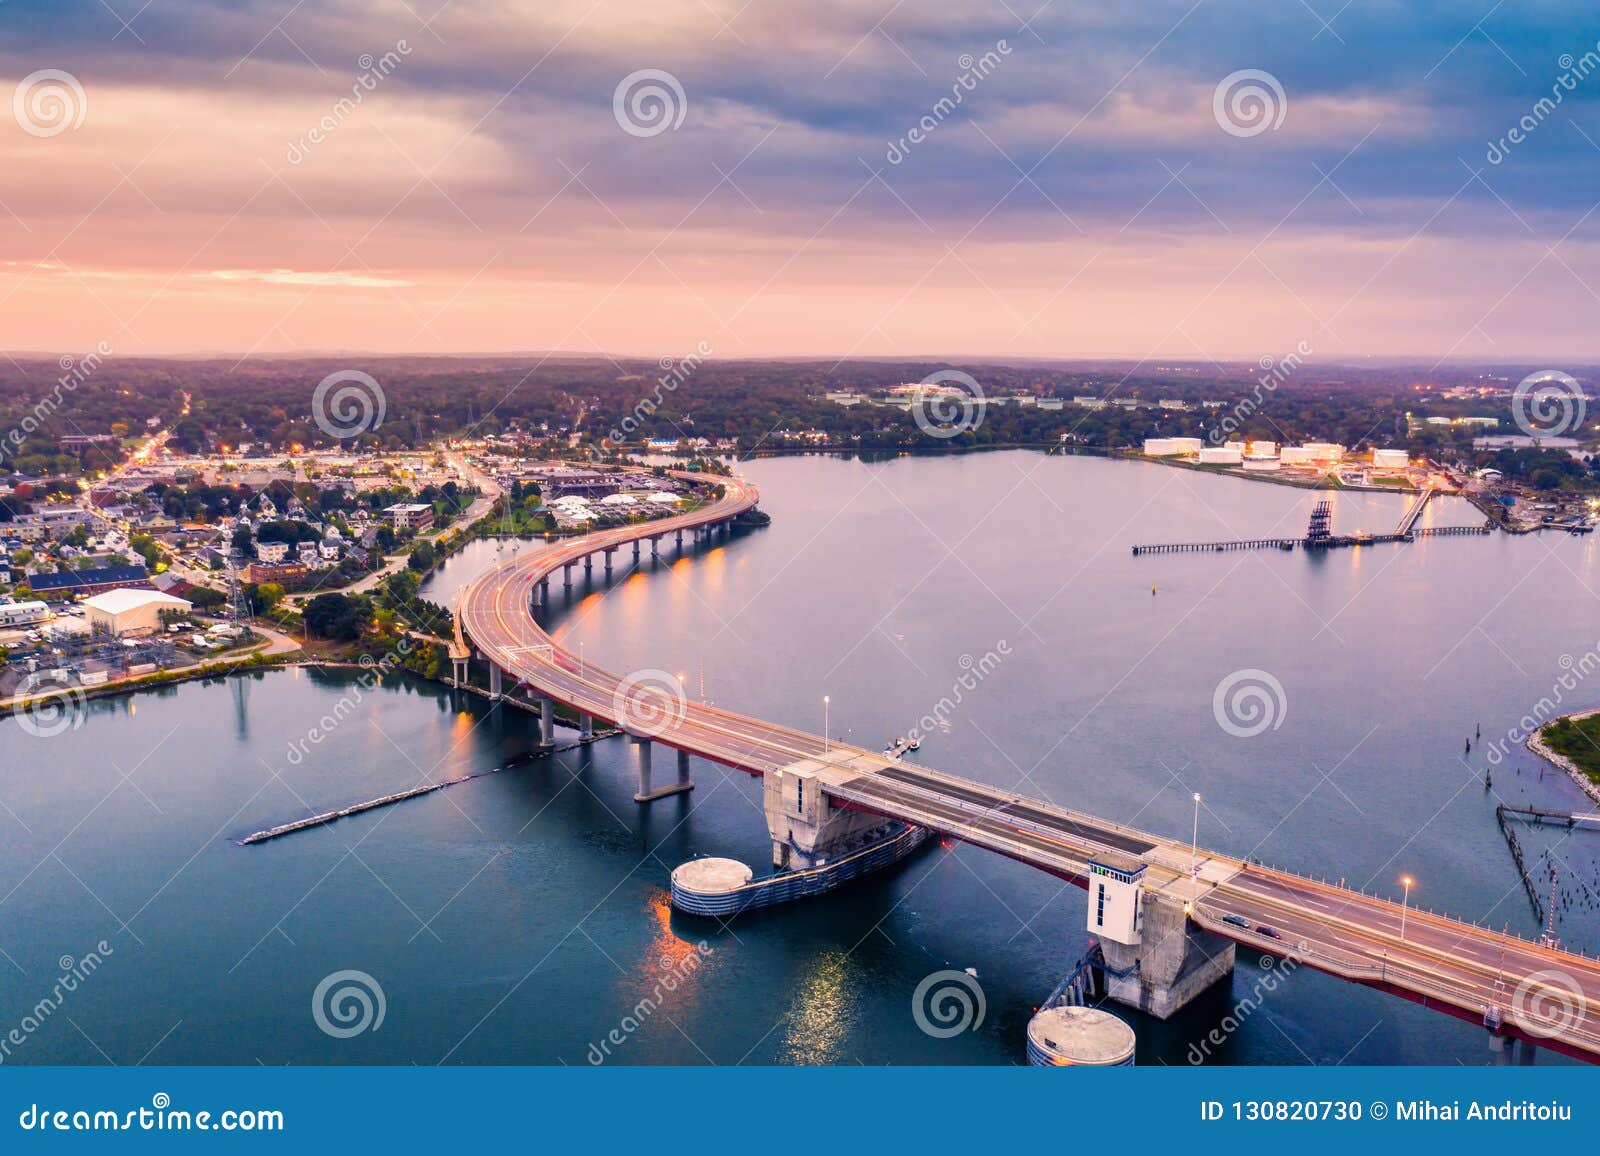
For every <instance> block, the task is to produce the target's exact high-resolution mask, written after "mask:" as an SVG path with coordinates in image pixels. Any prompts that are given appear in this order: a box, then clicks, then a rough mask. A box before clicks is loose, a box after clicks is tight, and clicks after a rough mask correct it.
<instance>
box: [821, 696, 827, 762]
mask: <svg viewBox="0 0 1600 1156" xmlns="http://www.w3.org/2000/svg"><path fill="white" fill-rule="evenodd" d="M822 753H823V754H827V753H828V696H827V695H823V696H822Z"/></svg>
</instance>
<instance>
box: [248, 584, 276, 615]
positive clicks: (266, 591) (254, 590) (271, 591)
mask: <svg viewBox="0 0 1600 1156" xmlns="http://www.w3.org/2000/svg"><path fill="white" fill-rule="evenodd" d="M246 593H247V594H248V595H249V597H250V602H251V604H252V605H254V606H255V608H256V611H257V613H260V614H265V613H267V612H268V611H269V610H271V609H272V608H273V607H275V606H276V605H277V604H278V603H280V602H282V601H283V593H284V591H283V586H282V585H281V584H279V583H277V582H263V583H261V584H260V585H259V586H252V587H250V588H249V589H248V590H247V591H246Z"/></svg>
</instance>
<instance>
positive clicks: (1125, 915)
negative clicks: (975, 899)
mask: <svg viewBox="0 0 1600 1156" xmlns="http://www.w3.org/2000/svg"><path fill="white" fill-rule="evenodd" d="M675 476H677V477H680V478H682V479H685V480H690V481H694V482H697V483H702V484H703V483H704V482H706V480H707V479H706V478H705V476H703V475H698V474H679V475H675ZM716 481H717V482H718V483H719V484H720V486H721V492H720V494H719V495H718V496H717V497H716V499H715V500H714V501H711V502H709V503H707V504H706V505H704V506H702V507H700V508H698V509H695V510H692V511H690V512H687V513H683V514H678V515H675V516H672V517H669V518H666V519H662V520H658V521H654V522H644V523H638V524H634V525H628V526H624V527H620V528H616V529H608V530H602V531H599V532H596V533H591V534H587V535H584V536H582V537H576V538H569V539H565V540H561V541H558V542H557V543H555V544H552V545H551V546H550V547H548V548H546V549H543V550H536V551H532V552H528V553H524V554H522V555H519V556H517V557H516V558H513V559H511V560H509V561H507V562H505V563H503V564H501V565H500V566H497V567H496V568H495V569H493V570H491V571H489V572H487V573H486V574H485V575H483V576H482V577H481V578H479V579H477V580H476V581H475V582H474V583H472V585H470V586H469V587H468V588H467V589H466V590H464V591H463V592H462V594H461V596H460V598H459V600H458V602H457V610H456V630H457V642H458V644H459V647H460V649H461V650H462V651H465V650H466V648H467V647H468V646H470V647H472V648H473V649H475V650H476V651H477V652H478V654H479V655H480V656H481V657H482V658H483V659H484V660H485V661H486V662H487V663H488V665H489V676H490V693H491V696H501V695H503V694H504V686H505V682H504V680H505V679H506V678H510V679H512V680H514V681H515V682H516V683H519V684H522V685H524V686H526V687H527V688H529V689H530V690H531V692H532V694H533V695H534V696H535V697H536V698H537V699H538V700H539V707H540V723H541V732H540V733H541V740H542V742H544V743H546V744H549V743H552V742H553V741H554V738H553V731H552V728H553V725H554V709H555V705H556V704H557V703H559V704H562V705H564V706H565V707H567V708H569V709H571V710H572V711H574V712H576V713H577V714H578V716H579V718H580V720H581V721H580V726H581V727H582V729H583V730H584V731H585V732H586V733H592V730H593V727H594V724H595V720H596V719H599V720H603V721H604V722H606V723H609V724H612V725H614V726H616V727H617V729H619V730H621V731H623V732H625V733H626V734H627V735H628V736H629V738H630V739H631V741H632V742H633V743H634V744H636V746H637V751H638V774H639V787H638V792H637V794H636V795H635V798H636V799H638V800H639V801H641V802H648V801H650V800H653V799H657V798H660V797H663V796H665V795H671V794H675V793H677V792H679V791H685V790H689V789H691V788H692V787H693V783H692V781H691V780H690V774H689V771H690V758H691V756H692V757H694V758H700V759H707V760H710V761H712V762H716V763H719V764H721V765H723V766H727V767H730V768H733V769H736V770H739V771H743V772H746V773H748V774H751V775H758V776H761V777H762V778H763V780H764V784H765V792H764V794H765V803H766V816H767V823H768V829H769V834H770V835H771V837H772V842H773V861H774V866H776V867H780V868H784V869H786V870H793V871H811V870H814V869H816V868H818V867H819V866H821V865H824V864H827V863H828V862H830V860H834V859H837V858H838V857H840V856H844V855H850V854H853V853H854V852H855V851H857V850H859V849H860V847H861V846H862V844H863V840H865V839H867V838H869V837H870V836H871V835H872V833H873V832H875V831H876V832H881V830H882V827H883V824H884V822H885V821H886V820H892V821H897V822H899V823H905V824H911V825H914V826H916V827H922V828H926V829H929V830H932V831H936V832H939V833H940V834H942V835H944V836H946V837H948V838H951V839H959V840H962V841H964V842H967V843H970V844H972V845H973V846H977V847H982V848H984V849H986V850H989V851H993V852H995V853H997V854H1000V855H1004V856H1006V857H1008V858H1011V859H1014V860H1016V861H1017V862H1019V863H1023V864H1026V865H1027V866H1029V867H1032V868H1035V869H1037V870H1040V871H1044V872H1047V873H1049V874H1051V875H1054V876H1056V877H1057V878H1060V879H1063V880H1067V881H1070V882H1072V883H1074V884H1076V885H1078V886H1080V887H1084V888H1086V889H1088V890H1089V891H1090V896H1091V902H1090V904H1089V930H1090V931H1091V932H1093V933H1095V934H1096V935H1097V937H1098V939H1099V941H1100V944H1101V947H1102V949H1103V951H1104V955H1105V974H1106V990H1107V994H1108V995H1109V996H1110V997H1111V998H1112V999H1115V1000H1118V1001H1119V1002H1122V1003H1125V1004H1128V1005H1130V1006H1135V1007H1138V1008H1140V1009H1142V1010H1145V1011H1147V1012H1149V1013H1151V1014H1154V1015H1156V1016H1158V1017H1162V1018H1165V1017H1167V1016H1170V1015H1171V1014H1173V1013H1174V1012H1176V1011H1177V1010H1178V1009H1179V1008H1181V1007H1182V1006H1183V1005H1184V1004H1185V1003H1187V1002H1188V1001H1189V1000H1190V999H1193V998H1194V997H1195V996H1196V995H1198V994H1199V993H1200V992H1201V991H1202V990H1204V989H1205V988H1207V987H1209V986H1210V985H1211V984H1212V983H1215V982H1217V981H1219V980H1221V979H1223V978H1225V977H1226V976H1227V975H1229V974H1230V973H1231V971H1232V968H1233V960H1234V953H1235V950H1236V947H1237V946H1239V945H1243V946H1245V947H1247V948H1249V949H1250V950H1252V951H1255V952H1259V953H1263V954H1270V955H1274V956H1279V957H1284V958H1292V959H1293V960H1295V961H1296V962H1297V963H1298V964H1300V965H1303V966H1307V967H1311V968H1313V969H1316V970H1319V971H1322V972H1325V973H1327V974H1329V975H1334V976H1338V977H1340V978H1342V979H1345V980H1348V981H1350V982H1353V983H1359V984H1363V985H1365V986H1368V987H1373V988H1377V989H1380V990H1382V991H1385V992H1390V993H1392V994H1395V995H1399V996H1401V997H1403V998H1405V999H1408V1000H1411V1001H1413V1002H1416V1003H1419V1004H1422V1005H1424V1006H1426V1007H1429V1008H1434V1009H1437V1010H1440V1011H1443V1012H1446V1013H1448V1014H1450V1015H1453V1016H1456V1017H1457V1018H1460V1019H1464V1020H1467V1021H1469V1022H1472V1023H1477V1024H1481V1025H1483V1026H1485V1027H1486V1028H1488V1029H1489V1030H1490V1031H1491V1032H1492V1033H1493V1035H1494V1036H1495V1037H1496V1038H1497V1039H1498V1038H1503V1037H1511V1038H1518V1039H1523V1040H1528V1041H1531V1042H1534V1043H1537V1044H1539V1045H1540V1046H1544V1047H1550V1048H1552V1049H1555V1050H1557V1051H1560V1052H1562V1053H1564V1054H1567V1055H1569V1056H1574V1057H1578V1058H1581V1059H1585V1060H1589V1061H1594V1062H1600V964H1597V962H1596V961H1595V960H1593V959H1589V958H1587V957H1585V956H1581V955H1579V954H1576V953H1573V952H1570V951H1566V950H1563V949H1561V948H1560V947H1559V946H1557V945H1556V944H1554V943H1553V942H1548V941H1538V942H1534V941H1529V940H1526V939H1522V938H1520V937H1518V936H1515V935H1511V934H1507V933H1504V932H1500V931H1495V930H1493V929H1491V928H1488V927H1482V926H1479V925H1477V924H1473V923H1467V922H1464V921H1461V920H1456V919H1452V918H1449V917H1447V916H1443V915H1438V914H1435V913H1432V912H1425V911H1421V910H1417V909H1414V908H1411V909H1407V908H1406V907H1405V906H1403V905H1402V904H1398V903H1394V902H1392V901H1391V900H1388V899H1385V898H1382V897H1379V896H1374V895H1368V894H1365V893H1363V892H1361V891H1357V890H1353V889H1351V888H1349V887H1345V886H1338V885H1333V884H1329V883H1326V882H1323V881H1318V880H1315V879H1311V878H1309V877H1306V876H1303V875H1297V874H1294V873H1292V872H1288V871H1282V870H1277V869H1274V868H1269V867H1265V866H1262V865H1260V864H1258V863H1254V862H1247V861H1245V860H1241V859H1238V858H1236V857H1233V856H1230V855H1226V854H1222V853H1220V852H1217V851H1212V850H1208V849H1205V848H1194V847H1192V846H1191V844H1189V843H1186V842H1184V841H1182V840H1181V839H1177V840H1174V839H1169V838H1167V837H1165V836H1162V835H1157V834H1153V833H1150V832H1146V831H1141V830H1137V829H1134V828H1131V827H1127V826H1124V825H1122V824H1119V823H1116V822H1113V821H1110V820H1107V819H1102V818H1098V817H1096V816H1093V815H1090V814H1086V813H1084V812H1080V811H1076V810H1073V809H1070V808H1066V807H1062V806H1058V805H1056V804H1054V803H1050V802H1048V801H1045V800H1042V799H1035V798H1029V797H1026V796H1023V795H1020V794H1017V793H1015V792H1011V791H1006V790H1003V789H1000V788H998V787H993V786H990V785H988V784H984V783H980V782H976V781H972V780H969V779H965V778H961V777H957V776H954V775H949V774H944V773H942V772H939V771H936V770H931V769H926V768H923V767H920V766H911V765H908V764H905V763H903V762H900V761H898V760H897V759H894V758H891V757H889V756H887V755H885V754H880V753H877V752H874V751H870V750H866V749H863V748H860V747H855V746H850V745H848V744H842V743H839V742H837V741H835V740H832V739H830V738H827V737H824V736H820V735H814V734H809V733H807V732H804V731H799V730H795V729H792V728H789V727H784V726H780V725H778V724H776V723H770V722H765V721H763V720H761V719H757V718H752V717H750V716H747V715H741V714H738V713H735V712H733V711H728V710H723V709H721V708H718V707H713V706H710V705H707V704H704V703H697V702H693V701H690V700H689V699H688V697H687V696H686V695H685V694H684V693H683V691H682V689H681V687H676V686H671V685H668V686H660V685H650V684H647V683H644V682H641V681H640V680H639V677H638V676H637V675H631V676H626V677H625V676H619V675H617V674H613V673H611V672H609V671H606V670H604V669H602V668H601V667H598V666H596V665H594V664H593V663H591V662H585V661H583V660H582V659H581V658H580V657H579V656H577V655H574V654H572V653H571V652H569V651H567V650H565V649H564V648H563V647H562V646H561V644H560V643H559V642H558V641H557V640H556V639H555V638H554V637H552V636H551V635H550V634H548V633H547V632H546V631H545V630H544V629H543V628H542V627H541V626H540V625H539V623H538V622H537V621H536V620H535V617H534V614H533V613H532V609H533V608H534V607H540V606H545V607H548V606H549V602H550V598H549V595H550V584H551V582H552V581H554V580H557V576H558V575H559V580H561V581H562V582H563V585H564V586H566V587H568V588H570V586H571V584H572V576H573V571H574V570H575V568H576V567H577V566H578V565H580V564H581V565H583V566H584V567H585V569H586V570H592V565H593V562H594V559H595V558H596V557H601V558H603V559H604V567H605V570H606V573H607V574H608V575H609V574H610V572H611V570H612V559H613V557H614V555H615V554H616V552H617V551H618V550H621V549H623V548H625V547H631V550H632V553H633V559H634V560H635V561H636V562H637V561H638V560H639V558H640V551H641V549H642V548H643V547H644V546H645V544H648V548H649V550H650V552H651V555H652V557H653V558H654V557H656V556H658V555H659V552H660V550H661V546H662V543H663V542H664V541H666V540H667V539H669V538H671V539H674V540H675V543H676V544H677V545H678V547H679V548H680V549H682V548H683V542H684V536H685V535H689V536H690V537H691V539H694V540H699V541H710V540H712V539H714V538H715V537H716V536H717V535H719V534H726V533H728V532H730V530H731V526H732V523H733V521H734V519H736V518H738V517H739V516H740V515H742V514H744V513H746V512H747V511H750V510H753V509H755V507H756V503H757V500H758V495H757V493H756V490H755V489H754V487H752V486H751V485H749V484H748V483H746V482H744V481H742V480H740V479H737V478H720V479H716ZM452 649H453V650H455V649H456V648H454V647H453V648H452ZM458 661H459V665H458V669H457V672H456V675H457V678H458V680H459V679H463V678H464V677H465V670H464V669H463V668H464V666H465V663H466V661H467V660H466V659H464V658H462V659H460V660H458ZM657 745H659V746H662V747H664V748H667V749H670V750H672V751H675V752H676V754H677V774H676V777H675V779H674V780H673V781H671V782H669V783H667V784H665V785H663V786H660V787H657V786H655V785H654V782H653V778H652V765H651V752H652V748H653V747H654V746H657Z"/></svg>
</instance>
